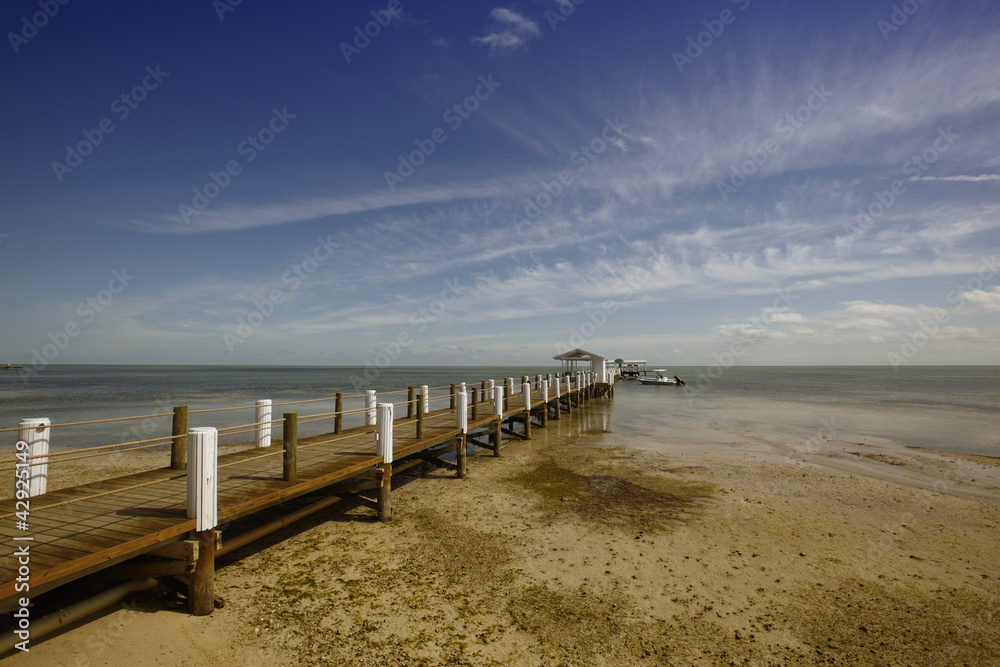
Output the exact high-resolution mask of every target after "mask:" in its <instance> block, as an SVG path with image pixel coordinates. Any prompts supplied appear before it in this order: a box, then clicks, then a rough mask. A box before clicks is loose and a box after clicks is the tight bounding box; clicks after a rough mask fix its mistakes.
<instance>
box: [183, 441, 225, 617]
mask: <svg viewBox="0 0 1000 667" xmlns="http://www.w3.org/2000/svg"><path fill="white" fill-rule="evenodd" d="M188 438H189V439H190V440H191V448H190V450H188V465H187V469H188V472H187V490H188V498H187V516H188V518H189V519H195V531H196V532H195V534H196V536H197V538H198V560H197V562H196V563H195V569H194V572H193V573H192V575H191V580H190V587H189V596H188V599H189V601H190V604H191V613H192V614H194V615H195V616H208V615H209V614H211V613H212V610H213V609H214V608H215V544H216V532H215V526H216V525H217V524H218V443H219V432H218V431H217V430H216V429H214V428H207V427H199V428H192V429H190V430H189V431H188Z"/></svg>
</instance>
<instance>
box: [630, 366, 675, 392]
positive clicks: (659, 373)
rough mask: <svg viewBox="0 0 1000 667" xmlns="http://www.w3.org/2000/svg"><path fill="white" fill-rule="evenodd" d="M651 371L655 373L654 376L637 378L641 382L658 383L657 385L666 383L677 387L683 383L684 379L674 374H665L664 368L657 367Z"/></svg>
mask: <svg viewBox="0 0 1000 667" xmlns="http://www.w3.org/2000/svg"><path fill="white" fill-rule="evenodd" d="M653 372H654V373H656V376H655V377H651V378H647V377H641V378H638V380H639V382H640V383H641V384H658V385H667V386H671V387H679V386H681V385H683V384H684V380H682V379H680V378H679V377H677V376H676V375H674V376H673V377H671V376H669V375H665V373H666V372H667V370H666V369H665V368H658V369H656V370H654V371H653Z"/></svg>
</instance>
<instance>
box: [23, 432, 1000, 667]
mask: <svg viewBox="0 0 1000 667" xmlns="http://www.w3.org/2000/svg"><path fill="white" fill-rule="evenodd" d="M566 423H567V420H564V421H563V422H560V423H558V424H563V425H565V424H566ZM568 428H569V427H565V428H564V426H557V427H556V428H551V427H550V428H549V429H545V430H539V431H536V433H535V437H534V439H533V440H532V441H530V442H518V443H514V444H511V446H510V447H508V448H507V449H505V451H504V456H503V458H501V459H495V458H493V457H492V456H491V455H489V454H488V453H486V452H481V453H480V454H481V455H480V456H475V457H470V461H469V475H468V478H467V479H464V480H458V479H455V478H454V477H453V475H452V473H450V472H448V471H444V470H433V469H424V470H420V471H418V472H417V473H415V474H413V475H410V476H409V477H408V478H407V479H406V481H405V483H401V484H398V486H397V488H396V489H395V491H394V493H393V506H394V520H393V522H392V523H391V524H380V523H376V522H374V521H373V520H372V517H373V514H374V511H373V510H371V509H369V508H367V507H365V506H363V505H350V504H346V503H345V504H342V505H338V506H335V507H334V508H332V509H331V510H330V511H327V512H324V513H321V514H320V515H318V516H314V517H311V518H309V519H306V520H304V521H303V522H301V523H299V524H297V525H295V526H292V527H290V528H287V529H285V530H283V531H280V532H279V533H276V534H274V535H272V536H271V537H269V538H266V539H264V540H262V541H260V542H257V543H255V544H252V545H250V546H249V547H246V548H244V549H242V550H240V551H238V552H234V553H233V554H230V555H229V556H227V557H225V558H224V559H221V560H220V562H219V564H218V566H219V569H218V574H217V584H216V586H217V588H216V591H217V593H218V594H220V595H221V596H222V597H223V598H224V599H225V607H224V608H222V609H218V610H216V611H215V613H214V614H213V615H212V616H211V617H207V618H194V617H192V616H190V615H188V614H187V613H186V611H185V610H184V609H183V608H182V607H180V606H176V605H170V604H168V603H164V602H163V601H161V600H159V599H157V598H156V597H155V596H152V595H140V596H138V597H137V598H136V599H135V600H134V601H128V602H126V603H124V604H123V605H122V606H121V607H120V608H116V609H112V610H108V611H107V612H106V613H104V614H102V615H100V616H99V617H98V618H95V619H92V620H90V621H89V622H87V623H85V624H82V625H79V626H77V627H74V628H71V629H69V630H68V631H66V632H63V633H62V634H60V635H57V636H53V637H49V638H46V639H44V640H40V641H38V642H37V643H33V644H32V651H31V654H30V655H24V654H22V655H17V656H14V657H12V658H9V659H8V660H7V662H9V664H11V665H21V664H23V665H29V664H30V665H98V664H107V665H116V666H117V665H121V666H125V665H138V664H143V665H146V664H150V665H181V664H192V663H194V662H196V661H197V662H201V663H212V664H217V665H247V664H250V665H253V664H261V665H263V664H269V665H270V664H331V665H359V666H360V665H365V666H368V665H372V664H384V665H414V664H427V665H439V664H467V665H510V664H518V665H522V664H523V665H632V664H649V665H691V664H693V665H785V664H789V665H813V664H837V665H961V664H968V665H996V664H1000V630H998V627H997V623H996V614H997V612H998V611H1000V607H998V601H1000V585H998V579H997V576H998V575H997V572H996V567H995V565H996V556H995V550H996V545H997V544H998V537H1000V528H998V526H1000V506H998V503H1000V467H998V463H1000V460H998V459H994V458H989V457H977V456H970V455H956V454H951V453H947V452H941V451H935V450H928V449H924V450H918V449H914V448H898V447H897V448H890V447H888V446H883V445H878V444H871V443H829V444H828V445H825V446H824V447H822V448H819V449H818V450H816V448H812V449H810V450H809V451H796V450H789V451H782V450H781V449H780V447H779V446H778V445H777V443H770V442H766V441H764V442H762V441H761V439H760V438H755V437H754V436H752V435H751V436H745V437H744V436H739V435H734V436H733V442H732V444H731V445H730V446H728V447H722V448H716V449H711V450H701V451H685V450H684V449H683V448H682V447H677V448H674V449H671V450H669V451H668V452H667V453H662V452H659V453H656V452H647V451H639V450H629V449H612V448H607V447H602V446H599V444H600V441H601V438H602V436H601V434H600V433H589V434H588V433H587V432H584V433H583V434H574V433H572V432H571V431H570V430H567V429H568ZM402 481H403V480H400V482H402ZM223 537H225V530H224V531H223Z"/></svg>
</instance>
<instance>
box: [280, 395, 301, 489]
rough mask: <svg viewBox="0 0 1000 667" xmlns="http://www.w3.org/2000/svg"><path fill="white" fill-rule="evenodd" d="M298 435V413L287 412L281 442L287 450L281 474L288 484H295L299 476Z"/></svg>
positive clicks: (283, 458)
mask: <svg viewBox="0 0 1000 667" xmlns="http://www.w3.org/2000/svg"><path fill="white" fill-rule="evenodd" d="M298 433H299V416H298V413H296V412H286V413H285V421H284V424H283V426H282V429H281V442H282V446H283V447H284V450H285V454H284V456H283V457H282V461H281V467H282V470H281V472H282V478H283V479H284V480H285V481H286V482H294V481H295V480H296V477H297V474H298V471H297V468H298V452H297V450H298Z"/></svg>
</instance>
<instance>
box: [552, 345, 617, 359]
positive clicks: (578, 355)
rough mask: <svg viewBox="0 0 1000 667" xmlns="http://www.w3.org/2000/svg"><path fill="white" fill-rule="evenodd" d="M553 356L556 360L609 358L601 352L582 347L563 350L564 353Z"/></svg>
mask: <svg viewBox="0 0 1000 667" xmlns="http://www.w3.org/2000/svg"><path fill="white" fill-rule="evenodd" d="M552 358H553V359H555V360H556V361H602V360H606V359H607V357H602V356H601V355H599V354H594V353H593V352H587V351H586V350H581V349H580V348H576V349H575V350H570V351H569V352H563V353H562V354H557V355H556V356H554V357H552Z"/></svg>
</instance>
